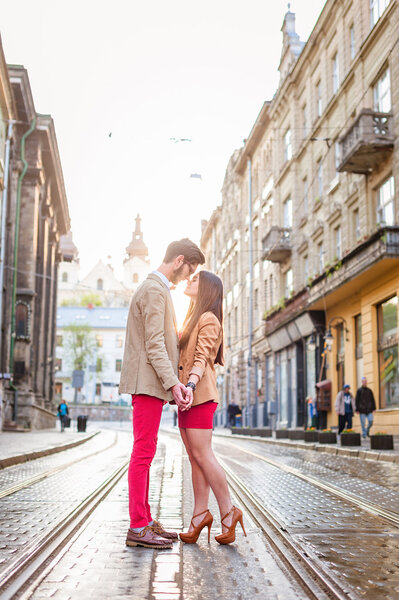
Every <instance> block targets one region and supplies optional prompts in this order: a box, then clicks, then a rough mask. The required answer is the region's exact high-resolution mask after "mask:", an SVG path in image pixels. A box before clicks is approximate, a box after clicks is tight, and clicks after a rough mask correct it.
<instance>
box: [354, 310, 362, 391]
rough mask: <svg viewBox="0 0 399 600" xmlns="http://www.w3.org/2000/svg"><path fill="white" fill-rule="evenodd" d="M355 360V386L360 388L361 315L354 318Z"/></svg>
mask: <svg viewBox="0 0 399 600" xmlns="http://www.w3.org/2000/svg"><path fill="white" fill-rule="evenodd" d="M355 340H356V347H355V359H356V386H357V387H360V383H361V379H362V377H363V338H362V315H356V317H355Z"/></svg>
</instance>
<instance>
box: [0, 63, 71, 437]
mask: <svg viewBox="0 0 399 600" xmlns="http://www.w3.org/2000/svg"><path fill="white" fill-rule="evenodd" d="M8 78H9V82H10V87H11V91H12V96H13V101H14V106H15V114H14V120H13V122H12V123H11V124H12V129H11V130H10V132H9V143H10V161H9V164H8V171H7V174H8V180H9V181H8V188H7V194H6V197H5V198H4V202H3V206H2V209H3V210H4V211H5V212H4V213H3V215H4V220H5V223H6V230H5V237H4V246H3V247H4V262H3V264H2V266H3V268H4V277H3V286H2V290H1V291H2V314H1V318H2V341H1V358H0V360H1V369H0V371H1V373H2V374H3V377H5V378H6V379H7V385H6V386H5V388H6V389H5V392H4V400H5V402H4V404H3V426H6V427H17V426H22V427H32V428H41V427H48V426H52V425H53V424H54V423H55V412H54V355H55V318H56V297H57V269H58V264H59V262H60V260H61V258H62V256H61V254H60V250H59V239H60V236H61V235H63V234H66V233H67V232H68V230H69V227H70V220H69V211H68V205H67V199H66V193H65V187H64V181H63V174H62V169H61V162H60V157H59V153H58V147H57V140H56V135H55V128H54V122H53V120H52V118H51V116H49V115H41V114H38V113H37V112H36V110H35V106H34V101H33V97H32V92H31V89H30V84H29V78H28V73H27V71H26V69H25V68H24V67H22V66H8Z"/></svg>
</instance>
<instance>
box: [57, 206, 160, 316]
mask: <svg viewBox="0 0 399 600" xmlns="http://www.w3.org/2000/svg"><path fill="white" fill-rule="evenodd" d="M61 248H62V249H63V252H64V253H65V256H66V257H67V259H68V260H65V261H64V262H62V264H61V265H60V269H59V274H58V304H59V305H63V306H78V305H87V304H88V303H92V301H93V300H95V301H97V302H98V303H99V304H101V305H102V306H107V307H113V308H117V307H127V306H129V303H130V299H131V297H132V293H133V292H134V291H135V290H136V289H137V287H138V286H139V285H140V283H142V282H143V281H144V279H145V278H146V277H147V275H148V273H149V272H150V260H149V257H148V248H147V246H146V244H145V242H144V239H143V232H142V231H141V218H140V215H137V217H136V219H135V229H134V232H133V234H132V239H131V241H130V243H129V245H128V246H127V248H126V256H125V259H124V261H123V266H122V272H123V275H122V278H121V279H122V281H120V279H119V277H118V276H117V275H116V273H115V272H114V268H113V266H112V265H111V264H110V262H108V263H107V264H106V263H104V261H103V260H101V259H99V260H98V261H97V263H96V264H95V265H94V267H93V268H92V269H91V270H90V272H89V273H88V274H87V275H85V276H84V277H83V278H82V279H80V264H79V257H78V256H79V255H78V250H77V248H76V246H75V244H74V243H73V241H72V234H68V236H65V237H63V238H62V239H61ZM108 259H110V257H108Z"/></svg>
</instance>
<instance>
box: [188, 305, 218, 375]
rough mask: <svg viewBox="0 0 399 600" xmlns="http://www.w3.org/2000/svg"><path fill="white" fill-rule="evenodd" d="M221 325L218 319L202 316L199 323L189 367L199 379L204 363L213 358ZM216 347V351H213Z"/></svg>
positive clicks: (203, 369)
mask: <svg viewBox="0 0 399 600" xmlns="http://www.w3.org/2000/svg"><path fill="white" fill-rule="evenodd" d="M221 331H222V326H221V325H220V323H219V321H218V319H217V318H216V317H215V318H212V317H210V318H204V319H203V320H202V321H200V323H199V328H198V336H197V343H196V346H195V352H194V362H193V366H192V367H191V369H190V373H189V375H191V374H194V375H198V377H199V378H200V379H201V377H202V376H203V374H204V372H205V367H206V363H207V362H208V360H210V359H211V360H214V359H215V356H216V354H217V350H218V347H217V342H218V340H220V333H221ZM215 348H216V353H215Z"/></svg>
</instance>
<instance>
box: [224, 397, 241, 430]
mask: <svg viewBox="0 0 399 600" xmlns="http://www.w3.org/2000/svg"><path fill="white" fill-rule="evenodd" d="M240 414H241V409H240V407H239V406H238V405H237V404H236V402H235V400H232V401H231V404H229V406H228V407H227V417H228V422H229V426H230V427H235V425H236V417H237V416H238V415H240Z"/></svg>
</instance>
